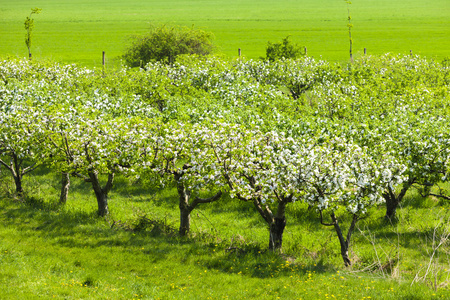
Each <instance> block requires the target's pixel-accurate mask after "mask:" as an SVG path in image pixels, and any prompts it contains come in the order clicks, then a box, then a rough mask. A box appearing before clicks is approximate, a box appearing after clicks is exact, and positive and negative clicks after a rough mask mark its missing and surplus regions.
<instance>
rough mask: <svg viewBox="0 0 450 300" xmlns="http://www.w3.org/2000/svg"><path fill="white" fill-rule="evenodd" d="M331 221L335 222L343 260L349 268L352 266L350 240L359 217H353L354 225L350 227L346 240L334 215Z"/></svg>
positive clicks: (332, 214)
mask: <svg viewBox="0 0 450 300" xmlns="http://www.w3.org/2000/svg"><path fill="white" fill-rule="evenodd" d="M331 219H332V220H333V225H334V229H335V230H336V234H337V236H338V238H339V243H340V244H341V256H342V259H343V260H344V264H345V266H346V267H348V266H350V265H351V264H352V262H351V260H350V257H349V256H348V249H349V244H350V238H351V236H352V233H353V231H354V230H355V225H356V222H357V221H358V216H357V215H353V220H352V224H351V225H350V227H349V229H348V232H347V237H346V238H344V236H343V234H342V231H341V227H340V226H339V222H338V220H337V218H336V216H335V215H334V213H331Z"/></svg>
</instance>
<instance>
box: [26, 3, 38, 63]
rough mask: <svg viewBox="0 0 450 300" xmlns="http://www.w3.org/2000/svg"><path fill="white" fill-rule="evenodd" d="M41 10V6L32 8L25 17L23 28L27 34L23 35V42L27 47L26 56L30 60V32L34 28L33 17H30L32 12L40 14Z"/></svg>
mask: <svg viewBox="0 0 450 300" xmlns="http://www.w3.org/2000/svg"><path fill="white" fill-rule="evenodd" d="M41 11H42V9H41V8H32V9H31V13H30V16H29V17H27V18H26V19H25V30H26V31H27V34H26V35H25V44H26V45H27V48H28V58H29V59H30V60H31V36H32V35H31V32H32V31H33V28H34V19H32V18H31V16H32V15H33V14H36V15H37V14H40V13H41Z"/></svg>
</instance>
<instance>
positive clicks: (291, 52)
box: [266, 35, 306, 61]
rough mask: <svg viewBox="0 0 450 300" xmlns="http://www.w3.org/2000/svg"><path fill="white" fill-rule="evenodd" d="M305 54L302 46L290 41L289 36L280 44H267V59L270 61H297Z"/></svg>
mask: <svg viewBox="0 0 450 300" xmlns="http://www.w3.org/2000/svg"><path fill="white" fill-rule="evenodd" d="M305 54H306V53H305V51H304V49H302V47H301V46H299V45H297V44H294V43H292V42H291V41H290V40H289V35H288V36H287V37H285V38H284V39H283V40H282V41H281V42H279V43H271V42H270V41H269V42H267V48H266V59H268V60H270V61H275V60H278V59H280V58H292V59H296V58H299V57H300V56H302V55H305Z"/></svg>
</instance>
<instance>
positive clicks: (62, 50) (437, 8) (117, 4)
mask: <svg viewBox="0 0 450 300" xmlns="http://www.w3.org/2000/svg"><path fill="white" fill-rule="evenodd" d="M274 3H275V2H273V1H267V0H259V1H249V0H245V1H242V0H239V1H238V0H232V1H213V0H207V1H187V0H169V1H139V0H130V1H121V0H110V1H105V0H100V1H90V2H89V1H84V0H73V1H55V0H50V1H49V0H33V1H30V0H16V1H0V4H1V9H0V35H1V37H2V38H1V39H0V56H3V57H4V56H8V55H12V56H15V57H17V56H18V57H25V56H27V48H26V46H25V43H24V37H25V29H24V26H23V22H24V20H25V17H26V16H27V15H29V13H30V8H32V7H39V8H42V9H43V11H42V13H41V14H39V15H36V16H34V19H35V26H36V27H35V29H34V31H33V32H34V37H33V44H32V52H33V55H34V57H35V59H43V58H45V59H52V60H56V61H64V62H76V63H79V64H81V65H85V66H90V67H92V66H97V67H99V66H101V55H102V51H106V54H107V64H108V65H109V66H111V65H116V64H118V63H119V61H118V60H117V58H118V56H120V55H121V54H122V53H123V50H124V48H125V46H126V43H127V38H128V37H129V36H130V35H132V34H141V33H144V32H145V31H146V30H147V28H149V25H150V23H154V22H157V23H167V22H169V23H176V24H180V25H186V26H191V25H195V26H196V27H200V28H203V29H205V30H208V31H212V32H213V33H214V34H215V37H216V40H215V41H216V44H217V46H218V48H219V50H220V51H222V52H223V53H224V54H225V55H227V56H230V57H235V56H237V54H238V48H241V49H242V53H243V55H245V56H246V57H248V58H258V57H261V56H264V55H265V47H266V45H267V41H273V42H275V41H280V40H281V39H282V38H284V37H286V36H287V35H291V36H292V37H291V39H292V41H294V42H297V43H299V44H300V45H304V46H307V48H308V54H309V55H311V56H314V57H316V58H318V57H319V56H322V57H323V58H324V59H327V60H331V61H342V60H347V59H348V57H349V54H348V51H349V40H348V30H347V17H348V16H347V5H346V3H345V2H344V1H328V0H319V1H317V0H315V1H313V0H308V1H292V0H281V1H277V2H276V4H274ZM350 12H351V15H352V18H353V19H352V23H353V25H354V27H353V28H352V36H353V40H354V44H353V47H354V53H355V55H361V54H362V53H363V49H364V48H367V51H368V53H370V54H381V53H386V52H391V53H402V54H406V53H409V50H412V51H413V53H414V54H420V55H424V56H428V57H435V58H438V59H442V58H444V57H447V56H449V55H450V52H449V51H450V50H449V49H450V40H449V39H448V37H449V36H450V9H449V5H448V1H447V0H430V1H426V2H424V1H419V0H410V1H405V0H403V1H388V0H381V1H370V2H367V1H354V3H352V4H351V5H350Z"/></svg>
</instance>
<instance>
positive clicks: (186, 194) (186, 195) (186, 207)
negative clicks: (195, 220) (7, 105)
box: [173, 166, 222, 236]
mask: <svg viewBox="0 0 450 300" xmlns="http://www.w3.org/2000/svg"><path fill="white" fill-rule="evenodd" d="M183 168H186V166H184V167H183ZM173 175H174V178H175V180H176V182H177V191H178V196H179V207H180V230H179V234H180V236H186V235H188V234H189V231H190V229H191V212H192V211H193V210H194V209H195V208H196V207H197V205H199V204H200V203H210V202H214V201H217V200H219V199H220V197H221V196H222V192H221V191H219V192H218V193H216V194H215V195H214V196H212V197H210V198H205V199H203V198H199V197H196V198H195V199H194V200H193V201H192V203H189V201H190V198H191V192H190V191H189V190H187V189H186V187H185V186H184V183H183V181H181V177H182V175H181V174H180V173H178V172H175V173H173Z"/></svg>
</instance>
